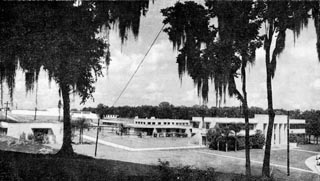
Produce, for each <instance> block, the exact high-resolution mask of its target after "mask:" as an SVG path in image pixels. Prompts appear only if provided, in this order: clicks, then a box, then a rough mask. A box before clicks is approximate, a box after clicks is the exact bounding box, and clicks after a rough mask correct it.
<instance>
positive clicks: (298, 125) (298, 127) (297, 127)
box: [290, 124, 306, 129]
mask: <svg viewBox="0 0 320 181" xmlns="http://www.w3.org/2000/svg"><path fill="white" fill-rule="evenodd" d="M305 128H306V127H305V124H290V129H305Z"/></svg>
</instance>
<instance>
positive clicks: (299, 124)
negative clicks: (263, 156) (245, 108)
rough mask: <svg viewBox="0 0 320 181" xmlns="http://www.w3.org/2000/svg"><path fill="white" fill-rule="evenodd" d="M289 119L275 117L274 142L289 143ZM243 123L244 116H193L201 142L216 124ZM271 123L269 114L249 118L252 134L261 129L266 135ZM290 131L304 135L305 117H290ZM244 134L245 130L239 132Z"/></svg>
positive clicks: (195, 129) (278, 143) (279, 116)
mask: <svg viewBox="0 0 320 181" xmlns="http://www.w3.org/2000/svg"><path fill="white" fill-rule="evenodd" d="M287 119H288V117H287V116H286V115H276V116H275V118H274V126H273V134H272V142H271V143H272V144H274V145H280V144H286V143H287ZM235 123H236V124H243V126H244V118H227V117H224V118H222V117H203V118H202V117H193V118H192V124H193V130H194V132H196V133H198V136H199V137H200V139H201V143H205V141H204V139H206V133H207V131H208V129H209V128H214V127H215V126H216V125H219V126H220V127H224V126H227V125H230V124H235ZM268 123H269V116H268V115H266V114H256V115H254V118H250V119H249V127H250V135H253V134H255V132H256V130H261V131H262V133H263V134H264V135H265V136H266V134H267V128H268ZM289 124H290V127H289V133H290V134H299V135H303V134H305V133H306V131H305V124H306V121H305V120H303V119H290V120H289ZM238 135H240V136H244V130H241V131H240V133H239V134H238Z"/></svg>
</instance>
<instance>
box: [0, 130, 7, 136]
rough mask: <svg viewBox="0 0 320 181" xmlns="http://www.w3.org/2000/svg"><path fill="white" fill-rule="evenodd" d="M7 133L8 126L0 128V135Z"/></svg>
mask: <svg viewBox="0 0 320 181" xmlns="http://www.w3.org/2000/svg"><path fill="white" fill-rule="evenodd" d="M7 133H8V128H0V136H4V135H7Z"/></svg>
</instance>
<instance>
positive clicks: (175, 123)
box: [136, 121, 189, 126]
mask: <svg viewBox="0 0 320 181" xmlns="http://www.w3.org/2000/svg"><path fill="white" fill-rule="evenodd" d="M161 123H163V124H161ZM136 124H148V125H179V126H188V125H189V123H177V122H145V121H137V122H136Z"/></svg>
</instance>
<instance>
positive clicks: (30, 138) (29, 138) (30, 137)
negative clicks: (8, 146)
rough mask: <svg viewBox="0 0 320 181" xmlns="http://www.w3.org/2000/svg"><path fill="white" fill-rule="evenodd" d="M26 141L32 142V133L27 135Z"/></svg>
mask: <svg viewBox="0 0 320 181" xmlns="http://www.w3.org/2000/svg"><path fill="white" fill-rule="evenodd" d="M27 138H28V140H31V141H34V135H33V134H32V133H30V134H28V136H27Z"/></svg>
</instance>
